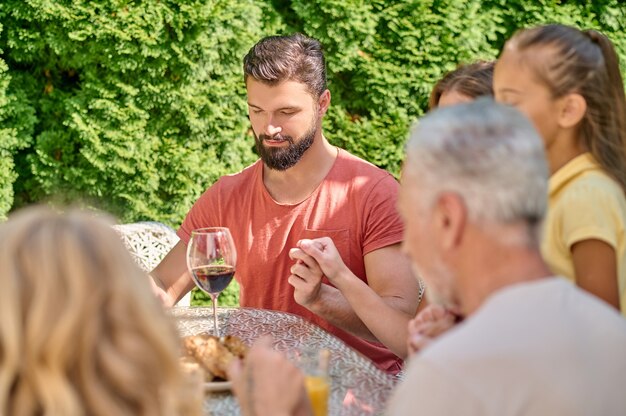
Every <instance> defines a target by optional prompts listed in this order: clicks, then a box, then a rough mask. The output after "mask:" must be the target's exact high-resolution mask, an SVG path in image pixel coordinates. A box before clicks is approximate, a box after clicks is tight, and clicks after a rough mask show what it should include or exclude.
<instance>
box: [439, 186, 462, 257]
mask: <svg viewBox="0 0 626 416" xmlns="http://www.w3.org/2000/svg"><path fill="white" fill-rule="evenodd" d="M467 215H468V212H467V206H466V205H465V201H464V200H463V198H462V197H461V196H460V195H459V194H456V193H454V192H444V193H442V194H440V195H439V197H438V198H437V202H436V211H435V221H436V226H437V232H439V233H440V239H439V240H440V241H441V242H442V245H443V249H445V250H450V249H454V248H455V247H457V246H458V245H460V244H461V242H462V241H463V235H464V232H465V226H466V224H467Z"/></svg>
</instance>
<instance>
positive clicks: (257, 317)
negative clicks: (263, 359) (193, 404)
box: [171, 307, 396, 416]
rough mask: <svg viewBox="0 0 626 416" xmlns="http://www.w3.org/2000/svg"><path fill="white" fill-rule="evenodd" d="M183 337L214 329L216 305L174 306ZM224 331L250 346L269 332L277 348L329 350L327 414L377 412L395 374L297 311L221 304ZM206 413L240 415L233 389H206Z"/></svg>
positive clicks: (382, 404)
mask: <svg viewBox="0 0 626 416" xmlns="http://www.w3.org/2000/svg"><path fill="white" fill-rule="evenodd" d="M171 313H172V315H173V316H174V317H175V318H176V321H177V326H178V329H179V332H180V334H181V336H186V335H196V334H200V333H203V332H209V333H211V332H212V328H213V322H212V310H211V308H204V307H196V308H193V307H192V308H189V307H176V308H173V309H172V312H171ZM218 322H219V325H220V332H221V333H222V334H231V335H236V336H238V337H240V338H241V339H243V340H244V341H245V342H246V343H247V344H248V345H250V344H252V342H253V341H254V340H255V339H256V338H258V337H260V336H262V335H265V334H270V335H272V337H273V338H274V348H275V349H276V350H278V351H294V350H298V349H299V348H305V347H306V348H316V349H317V348H319V349H321V348H327V349H329V350H330V353H331V362H330V378H331V393H330V402H329V410H328V411H329V415H331V416H335V415H340V416H344V415H346V416H351V415H379V414H382V413H383V410H384V406H385V402H386V401H387V399H388V398H389V395H390V393H391V390H392V389H393V387H394V385H395V382H396V381H395V380H396V379H395V378H393V377H391V376H389V375H387V374H386V373H384V372H382V371H380V370H379V369H378V368H376V367H375V366H374V364H373V363H372V362H371V361H370V360H368V359H367V358H365V357H364V356H362V355H361V354H359V353H358V352H356V351H355V350H353V349H351V348H350V347H348V346H347V345H346V344H345V343H344V342H343V341H341V340H340V339H338V338H336V337H335V336H333V335H331V334H329V333H328V332H326V331H324V330H323V329H321V328H319V327H318V326H316V325H313V324H311V323H309V322H308V321H305V320H304V319H302V318H301V317H299V316H296V315H293V314H289V313H284V312H276V311H269V310H263V309H252V308H218ZM204 412H205V414H210V415H212V416H220V415H225V416H226V415H228V416H230V415H238V414H239V405H238V404H237V402H236V400H235V398H234V397H233V395H232V394H231V393H230V392H220V393H218V392H215V393H208V394H207V397H206V400H205V402H204Z"/></svg>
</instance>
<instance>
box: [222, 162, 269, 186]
mask: <svg viewBox="0 0 626 416" xmlns="http://www.w3.org/2000/svg"><path fill="white" fill-rule="evenodd" d="M260 164H261V161H260V160H257V161H256V162H254V163H252V164H251V165H249V166H246V167H245V168H243V169H242V170H240V171H239V172H237V173H231V174H228V175H224V176H221V177H220V178H219V179H218V180H217V181H216V182H215V184H213V186H218V187H219V188H222V189H226V190H229V191H230V190H233V189H236V188H240V187H251V186H253V185H254V184H255V183H256V182H255V180H254V179H255V178H256V177H257V175H258V174H259V165H260Z"/></svg>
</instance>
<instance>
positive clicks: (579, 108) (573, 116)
mask: <svg viewBox="0 0 626 416" xmlns="http://www.w3.org/2000/svg"><path fill="white" fill-rule="evenodd" d="M560 101H561V102H560V111H559V116H558V120H557V121H558V123H559V125H560V126H561V127H563V128H572V127H574V126H576V125H577V124H578V123H580V121H581V120H582V119H583V117H584V116H585V113H586V112H587V101H586V100H585V99H584V98H583V96H582V95H580V94H577V93H571V94H567V95H566V96H564V97H562V98H561V99H560Z"/></svg>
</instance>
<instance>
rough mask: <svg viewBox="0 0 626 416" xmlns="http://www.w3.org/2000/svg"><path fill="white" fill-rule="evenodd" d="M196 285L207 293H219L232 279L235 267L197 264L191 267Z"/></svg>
mask: <svg viewBox="0 0 626 416" xmlns="http://www.w3.org/2000/svg"><path fill="white" fill-rule="evenodd" d="M191 273H192V274H193V276H194V277H195V279H194V280H195V282H196V285H197V286H198V287H200V288H201V289H202V290H204V291H205V292H207V293H221V292H222V290H224V289H226V286H228V284H229V283H230V281H231V280H233V275H234V274H235V268H234V267H233V266H221V265H213V266H198V267H194V268H193V269H191Z"/></svg>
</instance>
